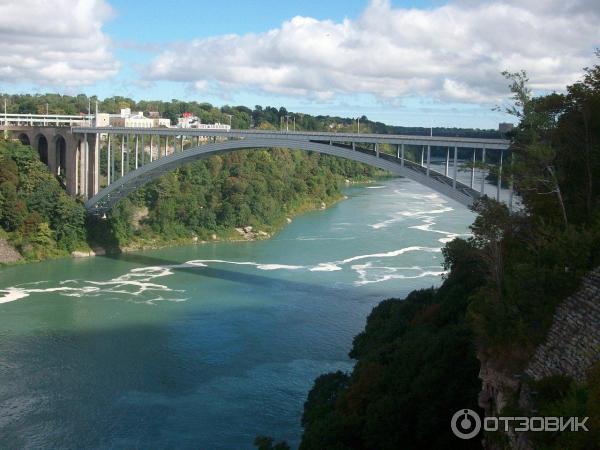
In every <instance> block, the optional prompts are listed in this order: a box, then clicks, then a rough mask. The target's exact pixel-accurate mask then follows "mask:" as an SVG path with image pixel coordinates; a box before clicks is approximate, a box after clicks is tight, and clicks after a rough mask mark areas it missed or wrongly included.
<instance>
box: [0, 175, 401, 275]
mask: <svg viewBox="0 0 600 450" xmlns="http://www.w3.org/2000/svg"><path fill="white" fill-rule="evenodd" d="M389 178H393V177H390V176H377V177H375V178H371V179H365V180H360V181H354V180H349V179H346V180H345V187H349V186H353V185H361V184H365V185H367V184H372V183H376V182H378V181H380V180H387V179H389ZM347 198H348V197H347V195H345V194H344V193H343V192H341V193H340V195H338V196H336V197H334V198H331V199H327V202H325V201H321V204H320V205H319V204H318V203H317V202H314V203H313V204H312V205H311V204H310V203H311V202H307V203H303V204H301V205H299V206H298V207H297V208H296V209H295V210H293V211H290V213H289V214H288V215H287V216H286V217H285V218H283V219H282V220H280V221H278V222H277V223H275V224H272V225H263V227H265V228H267V229H270V231H264V230H259V229H256V231H255V230H254V228H253V227H252V226H245V227H240V228H233V229H231V230H226V231H224V232H223V233H221V234H220V235H219V234H217V233H213V234H212V236H211V239H210V240H206V239H202V240H201V239H199V238H198V236H190V237H186V238H178V239H171V240H164V241H160V240H154V242H152V240H151V241H149V242H143V241H142V242H133V243H131V244H130V245H127V246H123V247H119V248H112V249H109V248H104V247H102V246H100V245H97V246H91V247H90V248H89V249H80V250H74V251H72V252H70V253H69V254H65V255H57V256H55V257H50V258H45V259H40V260H27V259H25V258H24V257H22V256H21V258H19V259H15V260H13V261H6V262H5V261H2V262H0V270H2V268H4V267H13V266H18V265H23V264H35V263H40V262H44V261H49V260H59V259H66V258H71V259H84V258H92V257H96V256H105V255H119V254H123V253H134V252H141V251H146V250H159V249H162V248H170V247H180V246H185V245H205V244H217V243H225V242H235V243H241V242H256V241H263V240H267V239H271V238H272V237H273V236H275V234H277V233H278V232H279V231H281V230H282V229H283V228H284V227H285V226H287V225H289V224H290V223H292V221H293V219H294V218H296V217H298V216H300V215H303V214H306V213H310V212H315V211H324V210H326V209H328V208H330V207H332V206H334V205H335V204H337V203H338V202H341V201H343V200H346V199H347ZM247 228H250V230H249V231H246V229H247ZM239 230H244V232H243V233H240V231H239ZM7 245H10V244H8V243H7ZM11 247H12V246H11ZM12 248H13V249H14V251H15V252H16V253H18V254H19V255H20V253H19V252H18V251H17V250H16V249H15V248H14V247H12Z"/></svg>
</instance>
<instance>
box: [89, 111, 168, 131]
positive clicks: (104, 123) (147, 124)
mask: <svg viewBox="0 0 600 450" xmlns="http://www.w3.org/2000/svg"><path fill="white" fill-rule="evenodd" d="M150 114H151V116H150V117H145V116H144V112H143V111H138V112H135V113H133V114H132V113H131V109H130V108H122V109H121V112H120V113H119V114H106V113H99V114H97V115H96V122H95V123H96V126H97V127H127V128H153V127H170V126H171V120H169V119H167V118H161V117H160V116H159V114H158V113H157V112H155V111H152V112H151V113H150Z"/></svg>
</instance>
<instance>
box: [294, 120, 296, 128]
mask: <svg viewBox="0 0 600 450" xmlns="http://www.w3.org/2000/svg"><path fill="white" fill-rule="evenodd" d="M294 131H296V116H294Z"/></svg>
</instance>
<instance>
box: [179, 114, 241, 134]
mask: <svg viewBox="0 0 600 450" xmlns="http://www.w3.org/2000/svg"><path fill="white" fill-rule="evenodd" d="M177 128H199V129H201V130H224V131H229V130H230V129H231V127H230V126H229V125H225V124H222V123H218V122H216V123H213V124H209V123H202V121H201V120H200V118H199V117H197V116H194V115H192V113H189V112H186V113H183V116H181V117H179V118H177Z"/></svg>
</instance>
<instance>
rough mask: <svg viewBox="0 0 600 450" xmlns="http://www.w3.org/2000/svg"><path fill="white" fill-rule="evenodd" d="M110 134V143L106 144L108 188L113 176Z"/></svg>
mask: <svg viewBox="0 0 600 450" xmlns="http://www.w3.org/2000/svg"><path fill="white" fill-rule="evenodd" d="M110 144H111V142H110V134H109V135H108V142H107V143H106V185H107V186H108V185H109V184H110V176H111V175H112V172H111V167H110V165H111V164H110V163H111V159H110V156H111V148H110Z"/></svg>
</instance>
